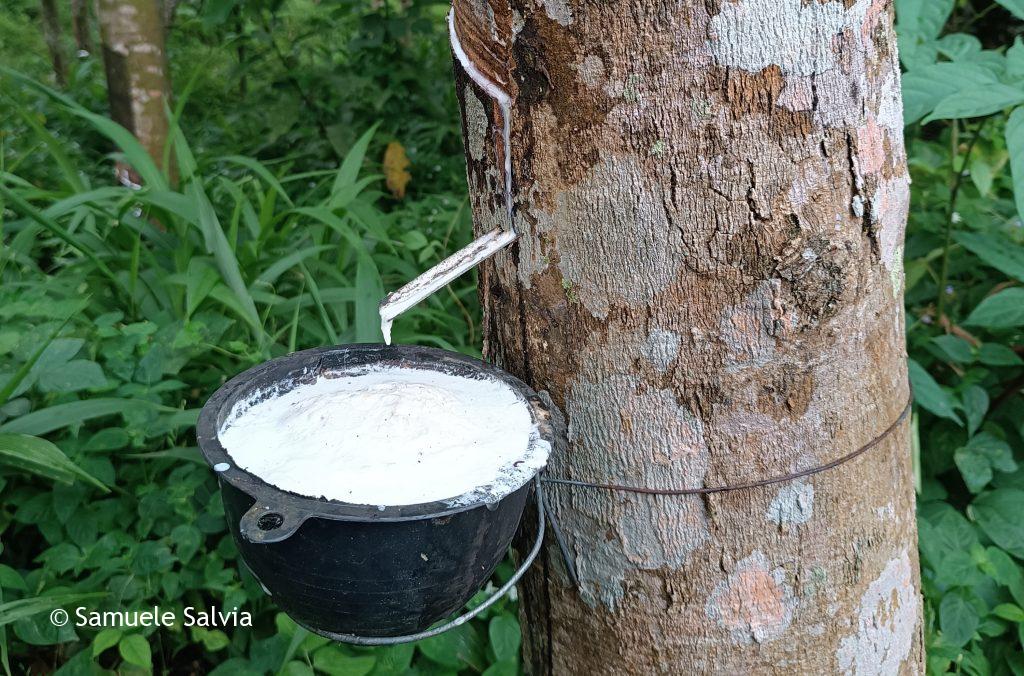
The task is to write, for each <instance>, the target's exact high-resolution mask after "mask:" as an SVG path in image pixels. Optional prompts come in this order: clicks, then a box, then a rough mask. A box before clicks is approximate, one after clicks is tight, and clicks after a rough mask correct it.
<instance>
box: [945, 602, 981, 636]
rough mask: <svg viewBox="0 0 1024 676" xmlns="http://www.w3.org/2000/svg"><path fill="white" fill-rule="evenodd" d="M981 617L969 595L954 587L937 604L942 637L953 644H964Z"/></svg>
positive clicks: (975, 628) (972, 633) (972, 634)
mask: <svg viewBox="0 0 1024 676" xmlns="http://www.w3.org/2000/svg"><path fill="white" fill-rule="evenodd" d="M980 620H981V617H980V616H979V614H978V610H977V608H975V607H974V604H973V603H971V599H970V597H969V596H968V595H967V593H966V592H964V591H963V590H960V589H954V590H953V591H951V592H948V593H946V595H945V596H943V597H942V603H940V604H939V626H940V627H941V628H942V636H943V638H944V639H945V640H946V641H948V642H949V643H952V644H953V645H955V646H962V645H965V644H966V643H967V642H968V641H970V640H971V637H972V636H974V632H975V630H977V628H978V623H979V622H980Z"/></svg>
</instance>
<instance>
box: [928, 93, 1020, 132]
mask: <svg viewBox="0 0 1024 676" xmlns="http://www.w3.org/2000/svg"><path fill="white" fill-rule="evenodd" d="M1021 103H1024V89H1020V88H1019V87H1011V86H1010V85H1004V84H986V85H983V86H974V87H971V88H969V89H963V90H960V91H958V92H956V93H955V94H950V95H949V96H947V97H945V98H944V99H942V100H941V101H939V102H938V104H936V106H935V110H933V111H932V113H931V115H929V116H928V117H926V118H924V120H922V123H923V124H928V123H929V122H933V121H934V120H954V119H962V118H971V117H982V116H984V115H991V114H992V113H997V112H999V111H1001V110H1003V109H1005V108H1010V107H1012V106H1016V105H1018V104H1021Z"/></svg>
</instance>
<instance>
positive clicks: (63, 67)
mask: <svg viewBox="0 0 1024 676" xmlns="http://www.w3.org/2000/svg"><path fill="white" fill-rule="evenodd" d="M39 14H40V18H41V19H42V23H43V39H44V40H45V41H46V49H47V50H48V51H49V52H50V63H52V64H53V77H54V80H56V81H57V85H58V86H61V87H63V86H65V85H67V83H68V68H67V64H66V63H65V60H64V44H63V39H62V37H61V26H60V12H59V11H58V9H57V3H56V1H55V0H40V3H39Z"/></svg>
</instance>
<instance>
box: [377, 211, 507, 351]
mask: <svg viewBox="0 0 1024 676" xmlns="http://www.w3.org/2000/svg"><path fill="white" fill-rule="evenodd" d="M517 237H518V235H517V234H516V233H515V232H514V231H512V230H502V229H501V228H495V229H494V230H491V231H490V232H489V233H487V234H486V235H484V236H483V237H478V238H477V239H475V240H473V241H472V242H470V243H469V244H468V245H467V246H466V247H464V248H462V249H459V250H458V251H456V252H455V253H453V254H452V255H451V256H449V257H448V258H445V259H444V260H443V261H441V262H440V263H438V264H437V265H435V266H434V267H432V268H430V269H429V270H427V271H426V272H424V273H423V274H422V275H420V276H419V277H417V278H416V279H414V280H412V281H411V282H409V283H408V284H406V285H405V286H403V287H402V288H401V289H398V290H397V291H392V292H391V293H389V294H388V295H387V296H385V297H384V300H382V301H381V303H380V330H381V333H383V334H384V342H385V343H387V344H388V345H390V344H391V324H392V322H394V321H395V317H397V316H398V315H400V314H402V313H403V312H405V311H406V310H408V309H409V308H411V307H412V306H413V305H416V304H417V303H419V302H420V301H421V300H423V299H424V298H426V297H427V296H429V295H431V294H432V293H434V292H435V291H437V290H438V289H440V288H441V287H443V286H445V285H446V284H448V283H449V282H451V281H452V280H453V279H455V278H457V277H458V276H459V275H461V274H462V273H464V272H465V271H467V270H469V269H470V268H473V267H476V266H477V265H480V263H482V262H484V261H485V260H487V259H488V258H490V257H491V256H493V255H494V254H496V253H498V252H499V251H501V250H502V249H504V248H505V247H506V246H508V245H509V244H511V243H512V242H514V241H516V238H517Z"/></svg>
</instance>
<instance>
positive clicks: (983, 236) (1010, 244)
mask: <svg viewBox="0 0 1024 676" xmlns="http://www.w3.org/2000/svg"><path fill="white" fill-rule="evenodd" d="M953 237H954V239H956V241H957V243H958V244H960V245H961V246H963V247H964V248H965V249H967V250H968V251H970V252H971V253H973V254H974V255H975V256H977V257H978V258H980V259H981V260H982V261H983V262H985V263H987V264H988V265H991V266H992V267H994V268H995V269H996V270H999V271H1000V272H1002V273H1004V274H1006V275H1009V276H1010V277H1015V278H1017V279H1019V280H1020V281H1022V282H1024V246H1022V245H1020V244H1018V243H1016V242H1014V241H1013V240H1011V239H1009V238H1008V237H1006V236H1004V235H1001V234H999V233H995V232H957V233H955V234H954V235H953Z"/></svg>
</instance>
